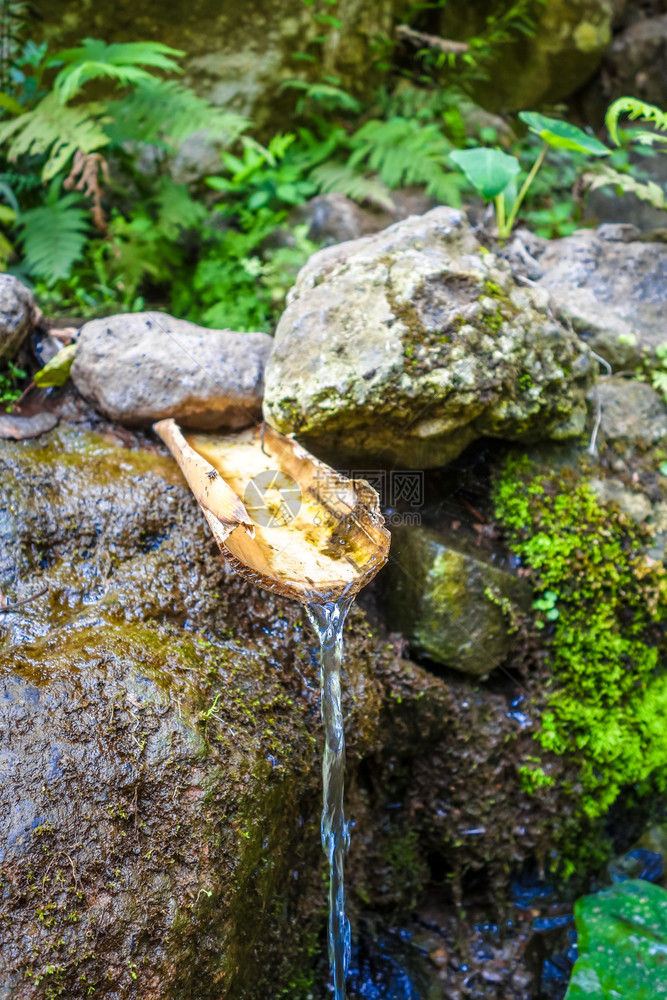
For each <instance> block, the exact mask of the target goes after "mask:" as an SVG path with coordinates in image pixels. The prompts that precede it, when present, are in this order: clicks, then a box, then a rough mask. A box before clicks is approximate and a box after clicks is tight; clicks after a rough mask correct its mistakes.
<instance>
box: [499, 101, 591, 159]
mask: <svg viewBox="0 0 667 1000" xmlns="http://www.w3.org/2000/svg"><path fill="white" fill-rule="evenodd" d="M519 118H520V119H521V121H522V122H525V124H526V125H527V126H528V128H529V129H530V131H531V132H535V134H536V135H539V137H540V138H541V139H544V141H545V142H548V143H549V145H550V146H555V147H556V148H557V149H575V150H577V151H578V152H579V153H590V154H591V155H592V156H608V155H609V153H611V150H610V149H607V147H606V146H605V144H604V143H603V142H600V140H599V139H596V138H595V136H591V135H586V133H585V132H583V131H582V130H581V129H580V128H577V126H576V125H570V123H569V122H561V121H559V120H558V119H557V118H547V116H546V115H540V114H538V113H537V111H520V112H519Z"/></svg>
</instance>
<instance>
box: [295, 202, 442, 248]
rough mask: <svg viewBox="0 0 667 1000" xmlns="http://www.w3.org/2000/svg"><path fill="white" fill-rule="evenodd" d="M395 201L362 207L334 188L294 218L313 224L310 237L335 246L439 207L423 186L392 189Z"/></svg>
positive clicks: (310, 226)
mask: <svg viewBox="0 0 667 1000" xmlns="http://www.w3.org/2000/svg"><path fill="white" fill-rule="evenodd" d="M388 197H389V195H388ZM391 204H393V208H392V207H386V208H379V207H374V208H371V207H369V206H368V205H366V206H364V207H363V208H362V207H361V205H358V204H357V203H356V202H355V201H352V199H351V198H348V197H347V195H344V194H341V193H340V192H338V191H333V192H331V193H330V194H319V195H317V196H316V197H315V198H311V199H310V201H308V202H306V204H305V205H301V206H299V207H298V208H296V209H295V210H294V211H293V212H292V214H291V218H292V221H294V222H302V223H303V222H305V223H308V224H309V229H308V238H309V239H311V240H315V241H316V242H319V243H323V244H324V245H325V246H331V245H332V244H334V243H346V242H347V241H348V240H357V239H359V237H361V236H369V235H370V234H371V233H379V232H380V230H382V229H386V227H387V226H390V225H391V224H392V223H393V222H397V221H398V220H399V219H405V218H407V217H408V216H409V215H422V214H423V213H424V212H428V211H429V209H432V208H434V207H435V204H434V202H433V200H432V199H431V198H427V197H426V195H425V194H424V192H423V190H422V189H414V188H412V189H406V190H405V191H392V193H391V196H390V205H391Z"/></svg>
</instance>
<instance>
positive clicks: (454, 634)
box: [383, 527, 532, 676]
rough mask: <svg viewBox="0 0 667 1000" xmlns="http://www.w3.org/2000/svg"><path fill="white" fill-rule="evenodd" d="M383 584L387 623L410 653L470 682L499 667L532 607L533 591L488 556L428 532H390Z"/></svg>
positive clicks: (409, 529)
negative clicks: (397, 631) (521, 617)
mask: <svg viewBox="0 0 667 1000" xmlns="http://www.w3.org/2000/svg"><path fill="white" fill-rule="evenodd" d="M383 579H384V582H385V584H386V586H385V601H386V605H387V609H388V612H389V620H390V621H391V622H392V623H393V624H394V627H396V628H398V629H400V630H401V631H402V632H403V633H404V635H405V636H406V638H407V639H408V640H409V642H410V645H411V647H412V649H413V650H414V651H415V652H416V653H419V654H420V655H422V656H424V655H425V656H428V657H430V658H431V659H432V660H435V662H436V663H442V664H444V666H447V667H451V668H453V669H455V670H460V671H461V672H462V673H465V674H471V675H473V676H485V675H486V674H489V673H490V672H491V671H492V670H493V669H494V668H495V667H497V666H498V665H499V664H500V663H502V661H503V660H504V659H505V657H506V656H507V654H508V653H509V651H510V649H511V646H512V633H513V632H515V631H516V621H515V619H516V618H517V616H519V615H520V614H524V613H526V612H527V611H528V610H529V608H530V603H531V594H532V591H531V587H530V585H529V584H528V583H526V581H525V580H521V579H519V578H517V577H516V576H514V575H513V574H512V573H510V572H509V571H508V570H506V569H502V568H501V567H499V566H497V565H494V564H493V561H492V559H491V558H490V556H489V554H488V553H486V552H484V551H483V550H482V549H478V548H476V547H474V546H470V545H466V544H465V543H464V542H463V543H462V541H461V540H460V539H457V538H455V537H454V536H453V535H452V534H451V533H443V532H436V531H432V530H430V529H427V528H415V527H403V528H398V529H395V530H394V531H393V532H392V559H391V562H390V564H389V568H388V570H387V571H386V573H385V575H384V578H383Z"/></svg>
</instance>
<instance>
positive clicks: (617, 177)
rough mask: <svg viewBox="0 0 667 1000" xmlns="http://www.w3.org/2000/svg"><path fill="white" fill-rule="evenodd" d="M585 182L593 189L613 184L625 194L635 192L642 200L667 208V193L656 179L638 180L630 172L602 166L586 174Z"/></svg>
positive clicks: (657, 206) (656, 206)
mask: <svg viewBox="0 0 667 1000" xmlns="http://www.w3.org/2000/svg"><path fill="white" fill-rule="evenodd" d="M584 182H586V183H588V185H589V188H590V190H591V191H595V190H596V189H597V188H601V187H606V186H607V185H610V184H613V185H615V186H616V187H617V188H619V189H620V190H621V191H622V192H623V193H624V194H634V195H635V196H636V197H637V198H639V199H640V201H646V202H648V203H649V205H653V206H654V208H662V209H667V195H665V192H664V191H663V189H662V188H661V187H660V185H659V184H656V183H655V181H638V180H635V178H634V177H631V176H630V174H621V173H619V172H618V171H617V170H613V169H612V168H611V167H607V166H603V167H600V168H599V170H597V171H596V172H595V173H590V174H585V175H584Z"/></svg>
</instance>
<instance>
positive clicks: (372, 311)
mask: <svg viewBox="0 0 667 1000" xmlns="http://www.w3.org/2000/svg"><path fill="white" fill-rule="evenodd" d="M547 304H548V296H546V295H545V294H544V293H543V292H542V291H540V290H537V291H536V290H534V289H533V288H531V287H526V286H525V285H523V286H521V287H520V286H519V285H517V284H515V283H514V281H513V279H512V275H511V271H510V268H509V265H508V264H507V263H505V262H504V261H502V260H499V259H498V258H497V257H496V256H495V255H494V254H492V253H490V252H489V251H487V250H486V249H485V248H483V247H482V246H481V245H480V244H479V243H478V241H477V240H476V238H475V236H474V235H473V233H472V231H471V229H470V227H469V225H468V223H467V222H466V220H465V217H464V215H463V213H461V212H459V211H456V210H455V209H450V208H437V209H434V210H433V211H431V212H428V213H427V214H426V215H423V216H412V217H410V218H408V219H406V220H404V221H402V222H398V223H396V224H394V225H393V226H390V227H389V228H388V229H386V230H384V231H383V232H381V233H378V234H376V235H373V236H368V237H364V238H362V239H359V240H355V241H353V242H350V243H343V244H340V245H339V246H335V247H329V248H327V249H325V250H321V251H319V252H318V253H316V254H314V255H313V256H312V257H311V258H310V260H309V261H308V263H307V264H306V265H305V267H304V268H302V270H301V271H300V273H299V276H298V279H297V282H296V285H295V287H294V288H293V290H292V291H291V292H290V295H289V299H288V306H287V308H286V310H285V312H284V313H283V315H282V317H281V319H280V322H279V324H278V327H277V330H276V336H275V347H274V350H273V353H272V354H271V356H270V357H269V361H268V363H267V368H266V372H265V395H264V415H265V419H266V420H267V422H268V423H270V424H272V425H273V426H274V427H276V428H277V429H278V430H280V431H282V432H283V433H290V432H295V433H297V434H298V436H299V438H300V439H302V440H303V441H304V443H305V444H306V445H307V446H310V447H311V448H312V449H313V450H314V451H315V453H316V454H318V453H322V454H323V455H324V456H326V455H335V456H336V460H337V462H338V465H339V466H340V464H341V462H343V461H348V462H366V463H368V462H374V463H378V464H381V465H385V466H386V465H393V464H396V463H398V464H401V465H403V466H404V467H408V468H420V467H421V468H429V467H434V466H438V465H443V464H445V463H446V462H448V461H450V460H451V459H453V458H454V457H456V456H457V455H458V454H460V452H461V451H462V450H463V449H464V448H465V447H466V445H468V444H470V442H471V441H474V440H475V439H476V438H478V437H481V436H482V435H490V436H493V437H506V438H510V439H513V440H519V439H529V440H530V439H532V440H536V439H539V438H544V437H549V436H551V437H554V438H562V437H567V436H571V435H576V434H578V433H580V432H581V431H582V430H583V427H584V421H585V401H584V397H585V392H586V389H587V387H588V385H589V384H590V383H591V381H592V378H593V369H592V364H591V360H590V357H589V353H588V350H587V348H586V347H585V346H584V345H583V344H582V343H581V342H580V341H579V340H578V339H577V337H576V336H575V335H574V334H572V333H571V332H570V331H568V330H567V329H566V328H565V327H564V326H562V325H560V324H559V323H558V322H557V321H556V320H554V319H553V318H552V316H551V315H550V314H548V312H547ZM366 467H368V466H367V465H366Z"/></svg>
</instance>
